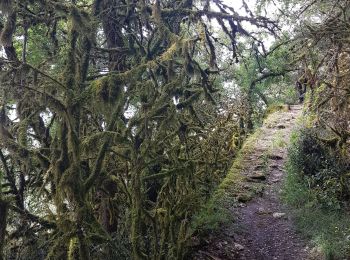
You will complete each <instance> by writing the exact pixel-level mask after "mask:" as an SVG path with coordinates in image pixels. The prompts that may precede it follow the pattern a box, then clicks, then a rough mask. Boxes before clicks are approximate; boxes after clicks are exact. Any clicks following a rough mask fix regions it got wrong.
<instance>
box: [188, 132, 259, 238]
mask: <svg viewBox="0 0 350 260" xmlns="http://www.w3.org/2000/svg"><path fill="white" fill-rule="evenodd" d="M260 134H261V131H260V129H257V130H256V131H255V133H254V134H252V135H251V136H249V137H248V138H247V140H246V141H245V143H244V145H243V147H242V148H241V150H240V152H239V153H238V154H237V156H236V158H235V160H234V162H233V164H232V167H231V169H230V171H229V173H228V174H227V176H226V177H225V178H224V180H223V181H222V182H221V184H220V185H219V186H218V188H217V190H216V191H215V193H214V195H213V196H212V197H211V199H210V200H209V201H208V203H206V205H205V206H204V207H203V209H202V210H201V211H200V213H199V214H197V216H196V217H195V218H194V220H193V222H192V228H193V230H194V232H195V233H197V234H201V235H204V234H208V233H210V232H213V231H216V230H217V229H218V227H222V226H223V225H225V224H227V223H229V222H231V221H232V220H233V219H232V214H230V211H229V209H230V207H232V206H234V205H235V204H236V203H238V202H240V201H242V202H244V201H248V200H250V199H252V198H253V197H254V196H255V194H256V193H257V192H259V190H260V189H261V188H260V187H259V184H256V187H255V186H253V185H252V187H250V188H249V189H247V188H246V187H244V185H243V181H244V176H243V175H241V173H240V172H241V170H242V169H243V166H244V165H243V161H244V160H243V159H244V158H245V156H246V155H247V154H250V153H251V152H252V150H253V149H254V147H255V143H256V140H257V139H258V137H259V136H260Z"/></svg>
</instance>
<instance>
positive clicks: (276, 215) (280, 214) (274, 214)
mask: <svg viewBox="0 0 350 260" xmlns="http://www.w3.org/2000/svg"><path fill="white" fill-rule="evenodd" d="M272 216H273V217H274V218H285V216H286V213H281V212H275V213H273V214H272Z"/></svg>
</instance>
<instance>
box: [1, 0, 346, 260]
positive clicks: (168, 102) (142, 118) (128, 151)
mask: <svg viewBox="0 0 350 260" xmlns="http://www.w3.org/2000/svg"><path fill="white" fill-rule="evenodd" d="M273 2H274V1H271V2H270V1H257V2H256V3H255V5H254V9H252V8H251V5H250V4H249V3H246V2H245V1H242V3H240V4H237V6H236V5H235V4H233V3H232V4H230V5H229V4H225V2H224V1H220V0H206V1H195V0H175V1H167V0H162V1H160V0H155V1H149V0H140V1H136V0H95V1H92V0H81V1H80V0H79V1H78V0H72V1H66V0H56V1H46V0H40V1H32V0H18V1H13V0H0V46H1V50H0V161H1V163H0V185H1V186H0V259H84V260H86V259H186V257H188V254H189V253H190V251H191V246H192V242H193V237H195V236H197V235H198V234H199V233H200V231H199V230H198V225H196V223H195V220H196V216H197V215H198V214H200V212H201V211H202V210H203V207H204V205H205V204H206V203H207V202H208V200H209V199H210V197H211V195H212V194H213V192H214V191H215V189H216V188H217V186H218V185H219V183H220V182H221V181H222V180H223V178H224V177H225V176H226V174H227V173H228V171H229V169H230V167H231V164H232V159H233V158H234V157H235V156H236V155H237V153H238V151H239V149H240V148H241V146H242V143H243V142H244V140H245V139H246V137H247V136H249V135H250V134H251V133H252V132H253V130H254V129H255V128H256V127H258V126H259V125H260V124H261V122H262V121H263V119H264V116H265V115H266V114H267V113H269V112H271V111H273V110H274V109H276V108H278V107H279V105H280V104H281V103H288V104H292V103H297V102H298V96H297V92H296V91H295V88H294V84H295V82H296V81H298V80H299V81H302V82H303V84H304V86H305V87H306V89H307V94H306V98H305V105H304V106H305V111H306V112H305V113H306V114H307V115H308V125H309V127H310V128H312V129H314V130H313V133H311V134H310V136H312V138H315V139H316V140H317V141H315V142H314V141H311V142H312V143H317V144H319V145H320V147H321V148H320V147H315V149H314V150H311V151H306V150H302V147H300V149H299V151H304V152H305V153H306V154H313V155H315V156H314V157H312V158H311V159H310V158H307V159H310V160H314V161H312V163H310V161H305V162H303V163H302V165H301V166H300V167H301V169H300V171H302V172H303V173H304V174H305V175H306V177H305V178H309V180H311V186H312V185H314V187H317V189H316V188H315V189H316V192H320V193H319V197H322V198H323V197H325V196H326V197H327V198H332V201H334V203H335V204H337V203H338V202H339V203H338V204H337V205H339V208H344V207H345V205H347V201H348V199H349V198H350V197H349V196H350V190H349V189H350V180H349V174H348V173H349V170H350V169H349V165H348V163H347V162H348V151H349V142H348V139H349V137H350V130H349V115H350V113H349V108H350V106H349V103H348V102H349V84H348V80H349V79H350V78H349V61H350V56H349V15H350V3H349V2H348V1H346V0H341V1H336V2H334V3H333V2H332V1H322V0H316V1H306V2H305V1H277V2H278V4H277V6H275V9H276V13H275V14H274V15H273V16H272V15H268V12H267V11H266V8H269V7H270V6H271V5H272V6H274V4H276V3H273ZM288 23H289V24H293V23H294V24H295V27H293V28H291V29H288V30H286V29H285V27H286V24H288ZM315 129H316V130H315ZM310 131H311V130H310ZM305 140H308V139H307V138H306V139H305ZM307 147H310V146H309V145H308V144H306V145H305V147H304V148H305V149H306V148H307ZM322 151H324V153H322ZM320 153H321V154H320ZM327 156H329V160H328V161H335V163H333V164H332V163H329V164H327V165H324V164H322V165H321V164H320V163H319V162H320V160H321V161H322V160H323V159H324V158H325V157H327ZM313 163H314V164H313ZM340 164H341V165H342V166H341V167H340V166H339V165H340ZM313 165H315V167H314V168H312V167H313ZM320 165H321V166H320ZM305 167H309V169H306V168H305ZM325 169H339V170H337V171H333V170H329V171H327V170H325ZM320 173H322V174H320ZM332 185H333V186H332ZM319 187H322V188H321V190H320V189H319ZM333 198H334V200H333ZM320 203H321V202H320ZM327 203H328V201H327Z"/></svg>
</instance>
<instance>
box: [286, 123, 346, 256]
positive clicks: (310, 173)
mask: <svg viewBox="0 0 350 260" xmlns="http://www.w3.org/2000/svg"><path fill="white" fill-rule="evenodd" d="M286 170H287V173H288V175H287V178H286V180H285V183H284V186H283V193H282V197H283V200H284V201H285V202H286V203H287V204H288V205H290V206H291V209H292V213H293V215H294V217H295V222H296V226H297V228H298V229H299V231H301V233H302V234H304V235H305V236H307V237H308V238H309V239H311V242H312V243H313V246H315V248H318V249H320V251H321V253H322V254H323V257H325V258H326V259H344V258H346V257H348V255H349V253H350V241H349V240H350V218H349V214H348V213H347V212H346V210H345V208H346V207H345V206H346V204H347V202H346V196H345V194H344V189H345V187H342V186H344V185H346V184H344V183H343V184H341V182H340V179H341V178H343V176H344V173H346V172H348V169H347V165H346V164H344V162H342V161H340V160H338V157H337V155H336V154H335V153H334V151H331V150H329V149H328V148H327V147H325V146H324V145H322V143H320V142H319V141H318V140H317V138H315V136H314V130H310V129H303V130H300V131H299V132H298V133H293V135H292V138H291V146H290V148H289V157H288V162H287V165H286Z"/></svg>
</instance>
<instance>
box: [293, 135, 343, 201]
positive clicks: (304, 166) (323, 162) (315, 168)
mask: <svg viewBox="0 0 350 260" xmlns="http://www.w3.org/2000/svg"><path fill="white" fill-rule="evenodd" d="M316 133H317V129H309V128H306V129H302V130H300V132H299V134H298V136H296V137H294V140H292V145H291V147H290V148H289V161H288V165H287V167H288V168H289V171H293V172H295V173H296V174H299V175H300V177H301V179H302V180H303V182H305V183H307V184H308V187H309V188H310V189H311V190H313V192H314V194H315V196H316V198H317V199H318V200H319V203H321V205H323V206H324V207H334V206H335V207H337V208H340V207H341V204H343V203H344V202H346V201H348V200H349V196H350V178H349V174H348V173H349V170H350V168H349V163H348V161H347V160H345V159H344V158H343V157H342V156H341V155H340V152H339V151H338V150H337V149H336V148H331V147H329V146H326V145H325V144H324V143H323V142H322V141H321V140H320V139H319V138H318V137H317V134H316Z"/></svg>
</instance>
